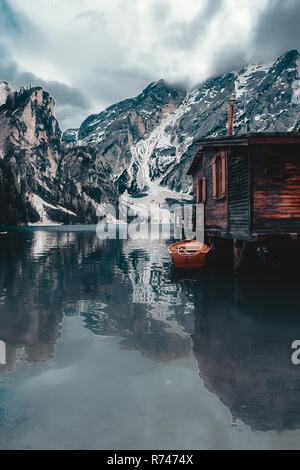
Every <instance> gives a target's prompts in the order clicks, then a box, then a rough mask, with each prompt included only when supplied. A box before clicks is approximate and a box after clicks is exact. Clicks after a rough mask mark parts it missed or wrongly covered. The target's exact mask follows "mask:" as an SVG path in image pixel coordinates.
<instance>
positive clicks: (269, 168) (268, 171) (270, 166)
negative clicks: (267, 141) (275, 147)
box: [265, 155, 284, 178]
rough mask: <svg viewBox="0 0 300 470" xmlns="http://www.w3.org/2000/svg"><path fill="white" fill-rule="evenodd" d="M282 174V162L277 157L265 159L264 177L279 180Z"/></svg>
mask: <svg viewBox="0 0 300 470" xmlns="http://www.w3.org/2000/svg"><path fill="white" fill-rule="evenodd" d="M283 174H284V161H283V159H282V158H281V157H280V156H278V155H270V156H267V157H266V158H265V176H266V177H270V178H272V177H273V178H280V177H282V176H283Z"/></svg>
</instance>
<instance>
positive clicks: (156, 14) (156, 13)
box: [152, 2, 170, 22]
mask: <svg viewBox="0 0 300 470" xmlns="http://www.w3.org/2000/svg"><path fill="white" fill-rule="evenodd" d="M169 11H170V4H169V3H167V2H160V3H159V4H156V5H154V7H153V8H152V16H153V18H154V19H155V20H156V21H159V22H163V21H165V20H166V18H167V16H168V14H169Z"/></svg>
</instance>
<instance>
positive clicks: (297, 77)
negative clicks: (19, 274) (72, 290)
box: [0, 50, 300, 225]
mask: <svg viewBox="0 0 300 470" xmlns="http://www.w3.org/2000/svg"><path fill="white" fill-rule="evenodd" d="M299 84H300V56H299V53H298V52H297V51H296V50H292V51H289V52H288V53H286V54H285V55H283V56H281V57H279V58H278V59H277V60H276V61H275V62H273V63H270V64H263V65H249V66H247V67H244V68H243V69H242V70H240V71H239V72H231V73H227V74H225V75H219V76H215V77H212V78H210V79H208V80H206V81H205V82H203V83H202V84H200V85H199V86H196V87H194V88H193V89H192V90H191V91H186V90H182V89H179V88H176V87H173V86H171V85H169V84H167V83H166V82H165V81H164V80H159V81H158V82H154V83H151V84H150V85H148V86H147V87H146V88H145V90H143V92H142V93H140V94H139V95H138V96H136V97H135V98H129V99H126V100H123V101H121V102H119V103H116V104H114V105H112V106H109V107H108V108H107V109H105V110H104V111H102V112H101V113H99V114H93V115H91V116H88V117H87V119H85V120H84V122H83V123H82V124H81V126H80V128H79V129H68V130H66V131H65V132H64V133H63V135H62V133H61V129H60V126H59V123H58V121H57V119H56V117H55V102H54V100H53V98H52V97H51V96H50V95H49V93H48V92H46V91H45V90H43V89H42V88H41V87H33V88H22V89H21V90H19V91H14V90H13V89H12V88H11V86H10V85H9V84H8V82H6V81H3V82H0V203H1V208H2V210H1V212H0V224H1V225H17V224H42V225H48V224H53V223H64V224H68V223H96V222H97V220H98V217H97V208H98V206H99V204H101V203H102V202H111V203H113V204H116V203H117V200H118V196H119V195H123V196H124V197H129V198H130V197H131V198H133V199H135V198H137V197H138V201H139V205H140V206H141V207H142V206H143V204H146V205H147V204H149V203H150V204H152V203H153V202H156V201H158V202H159V203H163V202H164V201H168V200H177V199H180V198H188V197H190V193H191V181H190V178H189V177H187V176H186V174H187V170H188V167H189V165H190V162H191V159H192V158H193V157H194V156H195V153H196V151H197V143H196V142H197V139H199V138H205V137H208V136H210V137H215V136H222V135H225V134H226V132H227V119H228V98H229V97H231V96H236V98H237V100H238V102H237V107H236V116H235V125H234V133H235V134H244V133H248V132H276V131H280V132H283V131H288V132H299V131H300V113H299V109H300V108H299V106H300V97H299V94H300V93H298V92H300V87H299Z"/></svg>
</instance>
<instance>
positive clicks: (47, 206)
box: [0, 82, 117, 225]
mask: <svg viewBox="0 0 300 470" xmlns="http://www.w3.org/2000/svg"><path fill="white" fill-rule="evenodd" d="M0 99H1V101H0V103H1V104H0V204H1V212H0V224H1V225H18V224H30V223H32V224H42V225H49V224H52V223H53V222H56V223H78V222H82V223H96V222H97V220H98V218H97V214H96V212H97V205H98V204H99V203H100V202H102V201H115V200H116V199H117V193H116V191H115V188H114V183H113V181H112V180H111V177H110V174H111V170H110V167H109V166H108V165H107V163H106V162H105V161H104V160H103V158H102V157H101V155H99V154H98V153H97V151H96V150H95V149H93V148H88V149H87V148H85V147H80V148H79V147H77V148H76V149H63V148H62V146H61V130H60V127H59V123H58V121H57V120H56V118H55V116H54V107H55V102H54V100H53V98H51V97H50V95H49V93H48V92H46V91H45V90H43V89H42V88H41V87H34V88H27V89H21V90H19V91H17V92H14V91H13V90H12V89H11V87H10V86H9V85H8V83H7V82H2V83H0Z"/></svg>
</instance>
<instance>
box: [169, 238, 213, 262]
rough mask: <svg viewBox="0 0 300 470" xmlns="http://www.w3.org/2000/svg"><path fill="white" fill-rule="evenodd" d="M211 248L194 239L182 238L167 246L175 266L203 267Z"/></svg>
mask: <svg viewBox="0 0 300 470" xmlns="http://www.w3.org/2000/svg"><path fill="white" fill-rule="evenodd" d="M210 250H211V248H210V247H209V246H207V245H204V243H200V242H197V241H195V240H182V241H180V242H177V243H174V245H171V246H170V247H169V253H170V255H171V258H172V261H173V264H174V266H175V268H185V269H190V268H203V266H204V265H205V258H206V255H207V254H208V253H209V252H210Z"/></svg>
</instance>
